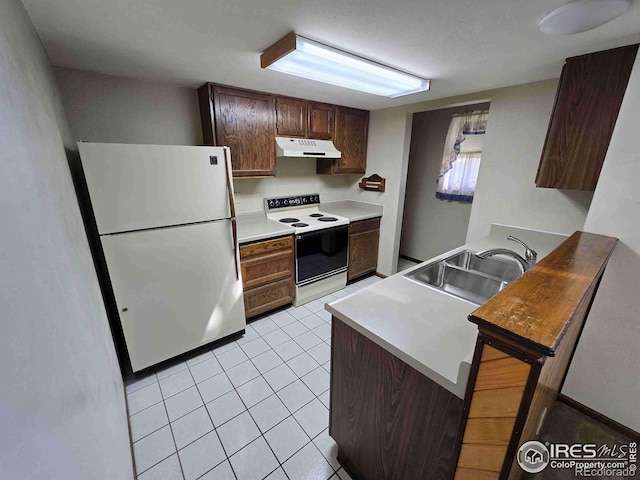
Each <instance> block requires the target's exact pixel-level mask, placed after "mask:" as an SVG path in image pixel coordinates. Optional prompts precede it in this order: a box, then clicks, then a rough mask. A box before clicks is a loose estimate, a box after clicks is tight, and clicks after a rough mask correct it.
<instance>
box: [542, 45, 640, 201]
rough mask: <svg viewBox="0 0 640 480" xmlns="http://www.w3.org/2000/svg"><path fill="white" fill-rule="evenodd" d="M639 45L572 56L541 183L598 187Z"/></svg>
mask: <svg viewBox="0 0 640 480" xmlns="http://www.w3.org/2000/svg"><path fill="white" fill-rule="evenodd" d="M637 50H638V45H630V46H627V47H621V48H615V49H613V50H606V51H604V52H597V53H592V54H589V55H581V56H579V57H572V58H568V59H567V61H566V63H565V65H564V68H563V69H562V76H561V77H560V83H559V85H558V92H557V94H556V101H555V106H554V108H553V114H552V116H551V121H550V123H549V129H548V131H547V137H546V139H545V143H544V148H543V151H542V157H541V159H540V165H539V166H538V173H537V175H536V186H538V187H546V188H563V189H570V190H595V188H596V183H597V182H598V177H599V176H600V170H601V169H602V164H603V162H604V158H605V155H606V153H607V149H608V147H609V141H610V140H611V134H612V133H613V128H614V126H615V124H616V119H617V118H618V112H619V111H620V105H621V104H622V98H623V97H624V93H625V90H626V88H627V83H628V82H629V76H630V74H631V68H632V67H633V63H634V60H635V57H636V53H637Z"/></svg>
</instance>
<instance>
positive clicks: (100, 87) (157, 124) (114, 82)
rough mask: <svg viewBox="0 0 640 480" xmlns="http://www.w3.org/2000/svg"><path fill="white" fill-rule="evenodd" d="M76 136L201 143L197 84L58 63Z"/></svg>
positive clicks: (99, 139)
mask: <svg viewBox="0 0 640 480" xmlns="http://www.w3.org/2000/svg"><path fill="white" fill-rule="evenodd" d="M55 74H56V78H57V79H58V85H59V87H60V94H61V95H62V102H63V104H64V109H65V112H66V114H67V119H68V121H69V129H70V130H71V136H72V138H73V141H74V142H78V141H80V140H84V141H87V142H113V143H149V144H155V145H201V144H202V128H201V127H200V114H199V111H198V96H197V94H196V91H195V90H194V89H190V88H184V87H178V86H174V85H167V84H164V83H154V82H143V81H140V80H130V79H128V78H121V77H114V76H111V75H103V74H100V73H93V72H85V71H82V70H73V69H69V68H61V67H56V68H55Z"/></svg>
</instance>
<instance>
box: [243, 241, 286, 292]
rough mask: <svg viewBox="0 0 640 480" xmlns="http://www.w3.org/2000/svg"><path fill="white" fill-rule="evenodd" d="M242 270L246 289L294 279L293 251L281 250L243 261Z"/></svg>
mask: <svg viewBox="0 0 640 480" xmlns="http://www.w3.org/2000/svg"><path fill="white" fill-rule="evenodd" d="M240 268H241V269H242V287H243V288H244V289H248V288H254V287H259V286H260V285H264V284H266V283H271V282H275V281H277V280H282V279H283V278H287V277H292V276H293V274H294V266H293V250H280V251H277V252H274V253H269V254H266V255H260V256H258V257H253V258H251V259H249V260H241V261H240Z"/></svg>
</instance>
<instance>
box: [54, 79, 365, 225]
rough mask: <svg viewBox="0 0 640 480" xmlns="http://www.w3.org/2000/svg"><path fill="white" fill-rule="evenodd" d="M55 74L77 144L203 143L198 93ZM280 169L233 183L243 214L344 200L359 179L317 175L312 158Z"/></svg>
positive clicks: (280, 164) (286, 163)
mask: <svg viewBox="0 0 640 480" xmlns="http://www.w3.org/2000/svg"><path fill="white" fill-rule="evenodd" d="M55 72H56V77H57V79H58V84H59V86H60V91H61V95H62V101H63V104H64V108H65V111H66V114H67V118H68V119H69V128H70V130H71V135H72V138H73V140H74V142H77V141H79V140H85V141H93V142H115V143H149V144H159V145H164V144H166V145H202V127H201V125H200V113H199V107H198V95H197V92H196V90H195V89H190V88H184V87H180V86H175V85H168V84H163V83H152V82H143V81H140V80H131V79H127V78H121V77H114V76H110V75H103V74H100V73H93V72H85V71H81V70H72V69H68V68H56V69H55ZM74 148H75V147H74ZM276 170H277V172H276V173H277V177H276V178H265V179H235V180H234V187H235V191H236V208H237V211H238V212H248V211H254V210H262V208H263V206H262V199H263V198H264V197H272V196H277V195H296V194H305V193H320V196H321V199H322V201H332V200H344V199H347V198H348V197H349V186H350V185H352V184H353V183H354V182H356V181H357V180H358V179H359V177H358V176H357V175H356V176H353V175H348V176H335V177H330V176H326V175H316V162H315V160H313V159H278V160H277V163H276Z"/></svg>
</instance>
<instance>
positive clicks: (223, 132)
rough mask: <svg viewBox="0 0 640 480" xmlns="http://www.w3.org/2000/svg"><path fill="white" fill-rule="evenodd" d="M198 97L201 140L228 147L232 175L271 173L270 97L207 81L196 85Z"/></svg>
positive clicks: (273, 142) (273, 145)
mask: <svg viewBox="0 0 640 480" xmlns="http://www.w3.org/2000/svg"><path fill="white" fill-rule="evenodd" d="M198 97H199V100H200V117H201V120H202V129H203V135H202V136H203V140H204V143H205V144H207V145H224V146H227V147H229V148H230V149H231V165H232V169H233V176H234V177H273V176H275V174H276V140H275V137H276V125H275V101H274V97H273V96H272V95H269V94H265V93H259V92H252V91H248V90H240V89H236V88H228V87H222V86H217V85H211V84H205V85H203V86H202V87H200V88H199V89H198Z"/></svg>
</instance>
